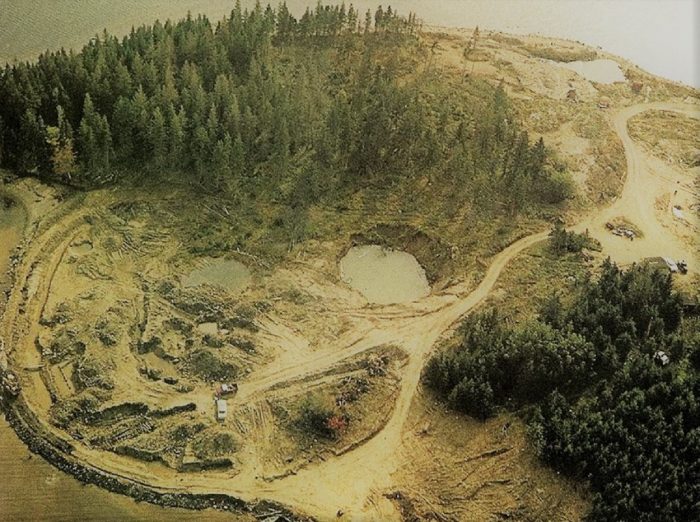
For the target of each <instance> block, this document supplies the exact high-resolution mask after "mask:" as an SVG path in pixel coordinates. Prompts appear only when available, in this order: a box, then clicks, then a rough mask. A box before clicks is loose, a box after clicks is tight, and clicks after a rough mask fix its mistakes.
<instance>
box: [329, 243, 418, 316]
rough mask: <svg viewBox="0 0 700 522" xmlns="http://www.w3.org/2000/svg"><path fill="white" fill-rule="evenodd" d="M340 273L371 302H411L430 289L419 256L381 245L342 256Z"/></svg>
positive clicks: (363, 247) (365, 246)
mask: <svg viewBox="0 0 700 522" xmlns="http://www.w3.org/2000/svg"><path fill="white" fill-rule="evenodd" d="M340 276H341V278H342V279H343V281H345V282H346V283H347V284H349V285H350V286H351V287H352V288H353V289H355V290H357V291H358V292H360V293H361V294H362V295H363V296H365V298H366V299H367V300H368V301H369V302H370V303H377V304H393V303H407V302H410V301H415V300H416V299H420V298H421V297H425V296H426V295H428V294H429V293H430V284H428V278H427V277H426V276H425V270H423V267H421V266H420V264H419V263H418V261H416V258H415V257H413V256H412V255H411V254H408V253H406V252H402V251H400V250H390V249H387V248H384V247H381V246H378V245H364V246H356V247H353V248H351V249H350V250H349V251H348V253H347V254H346V255H345V257H343V259H341V260H340Z"/></svg>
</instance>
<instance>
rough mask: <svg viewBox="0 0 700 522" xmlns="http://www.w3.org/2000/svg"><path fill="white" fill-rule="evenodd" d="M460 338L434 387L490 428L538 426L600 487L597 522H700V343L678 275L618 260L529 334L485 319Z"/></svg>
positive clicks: (543, 445)
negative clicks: (498, 422)
mask: <svg viewBox="0 0 700 522" xmlns="http://www.w3.org/2000/svg"><path fill="white" fill-rule="evenodd" d="M459 339H460V343H459V344H458V345H457V346H456V347H453V348H451V349H446V350H444V351H442V352H441V353H439V354H438V355H436V356H434V357H433V358H432V359H431V360H430V362H429V364H428V366H427V367H426V371H425V375H424V377H425V381H426V383H427V384H428V386H429V387H430V388H432V389H433V390H435V391H436V392H437V393H438V395H439V396H440V397H442V398H443V399H444V400H446V401H447V402H448V403H449V404H450V405H451V407H453V408H455V409H456V410H459V411H462V412H465V413H467V414H470V415H473V416H476V417H479V418H482V419H483V418H486V417H489V416H491V415H493V414H494V413H495V412H496V411H497V410H498V409H510V410H515V411H520V412H522V413H523V414H524V415H526V416H527V417H529V422H530V432H531V436H532V441H533V443H534V445H535V447H536V448H537V450H538V452H539V454H540V456H541V457H542V459H543V460H544V461H545V462H547V463H549V464H550V465H551V466H553V467H555V468H556V469H558V470H561V471H562V472H564V473H567V474H569V475H572V476H575V477H577V478H579V479H583V480H587V481H588V482H589V483H590V486H591V489H592V491H593V493H594V499H593V508H592V512H591V513H590V518H591V519H592V520H649V521H651V520H679V521H680V520H695V519H697V515H698V512H697V509H698V505H699V504H698V502H700V482H699V481H698V477H699V476H700V475H699V472H700V406H699V405H698V398H699V395H700V393H699V392H700V378H699V375H700V373H699V372H700V334H698V329H697V318H684V317H683V313H682V306H681V300H680V297H679V295H678V294H677V293H676V292H674V291H673V289H672V286H671V279H670V275H669V274H663V273H661V272H660V271H658V270H655V269H653V268H651V267H648V266H633V267H632V268H630V269H629V270H627V271H622V270H620V269H619V268H618V267H617V266H616V265H614V264H613V263H610V262H609V261H608V262H606V263H605V264H604V265H603V267H602V273H601V275H600V277H599V278H598V279H597V280H588V281H586V282H585V283H583V284H582V287H581V289H580V293H579V294H578V295H577V296H576V298H575V299H573V301H572V302H571V303H570V304H564V303H562V301H561V300H560V299H559V297H557V296H553V297H551V298H550V299H549V300H548V301H547V302H546V303H545V304H544V305H543V307H542V310H541V311H540V313H539V316H538V319H537V320H534V321H531V322H527V323H524V324H520V325H517V326H513V325H509V324H508V323H507V322H506V321H504V320H503V318H502V317H499V315H498V314H497V312H495V311H487V312H482V313H480V314H477V315H475V316H472V317H470V318H469V319H467V320H466V322H465V323H464V324H463V326H462V329H461V331H460V335H459ZM658 352H663V353H664V354H665V355H666V356H667V357H668V358H669V359H670V363H668V364H665V361H664V360H663V358H662V357H661V356H660V354H659V353H658Z"/></svg>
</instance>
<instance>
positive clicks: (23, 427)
mask: <svg viewBox="0 0 700 522" xmlns="http://www.w3.org/2000/svg"><path fill="white" fill-rule="evenodd" d="M0 409H1V410H2V411H3V412H4V413H5V418H6V419H7V422H8V423H9V424H10V426H11V427H12V429H13V430H14V431H15V433H16V434H17V436H18V437H19V438H20V439H21V440H22V442H24V443H25V444H26V445H27V447H28V448H29V449H30V451H32V453H35V454H37V455H39V456H41V457H42V458H44V459H45V460H46V461H48V462H49V463H51V464H52V465H53V466H55V467H56V468H58V469H60V470H61V471H63V472H64V473H68V474H70V475H72V476H74V477H75V478H76V479H77V480H79V481H80V482H82V483H83V484H93V485H96V486H99V487H101V488H103V489H106V490H108V491H110V492H112V493H118V494H120V495H126V496H129V497H131V498H133V499H134V500H136V501H138V502H148V503H150V504H154V505H158V506H162V507H168V508H182V509H190V510H194V511H201V510H205V509H216V510H219V511H228V512H232V513H239V514H251V515H253V516H255V517H256V518H266V517H277V518H275V519H274V520H288V521H289V522H311V521H313V520H315V519H313V518H310V517H306V516H300V515H297V514H295V513H293V512H292V511H290V510H289V509H288V508H286V507H284V506H282V505H280V504H277V503H275V502H270V501H267V500H261V501H257V502H254V503H247V502H245V501H243V500H241V499H239V498H236V497H233V496H231V495H224V494H193V493H184V492H173V493H165V492H162V491H158V490H157V489H156V488H152V487H149V486H147V485H145V484H139V483H137V482H134V481H131V480H129V479H125V478H118V477H116V476H114V475H111V474H109V473H106V472H103V471H100V470H97V469H95V468H92V467H90V466H87V465H85V464H83V463H81V462H80V461H78V459H76V458H74V457H72V456H71V455H70V453H71V451H72V450H73V447H72V446H71V445H70V444H68V443H66V442H65V441H62V440H59V439H57V440H55V441H51V440H50V438H51V437H49V436H45V435H44V434H42V431H43V430H42V429H41V427H40V426H39V424H38V423H37V421H36V418H35V417H34V415H33V414H32V413H31V411H30V410H29V409H28V408H27V407H26V404H24V401H23V400H22V398H21V396H20V397H19V398H17V399H8V398H5V397H2V398H0Z"/></svg>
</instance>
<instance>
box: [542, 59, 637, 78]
mask: <svg viewBox="0 0 700 522" xmlns="http://www.w3.org/2000/svg"><path fill="white" fill-rule="evenodd" d="M553 63H555V64H556V65H558V66H559V67H563V68H564V69H569V70H571V71H575V72H577V73H578V74H580V75H581V76H583V77H584V78H585V79H586V80H588V81H591V82H597V83H606V84H610V83H615V82H624V81H625V74H624V73H623V72H622V69H621V68H620V65H619V64H618V63H617V62H614V61H612V60H591V61H588V62H581V61H576V62H568V63H561V62H553Z"/></svg>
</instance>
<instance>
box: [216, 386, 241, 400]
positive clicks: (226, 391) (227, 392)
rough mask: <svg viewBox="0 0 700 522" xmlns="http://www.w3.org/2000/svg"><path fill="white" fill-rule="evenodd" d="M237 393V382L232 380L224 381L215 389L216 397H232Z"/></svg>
mask: <svg viewBox="0 0 700 522" xmlns="http://www.w3.org/2000/svg"><path fill="white" fill-rule="evenodd" d="M237 393H238V384H237V383H235V382H233V383H225V384H222V385H221V386H219V388H218V389H217V390H216V397H217V398H219V399H220V398H222V397H233V396H235V395H236V394H237Z"/></svg>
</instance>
